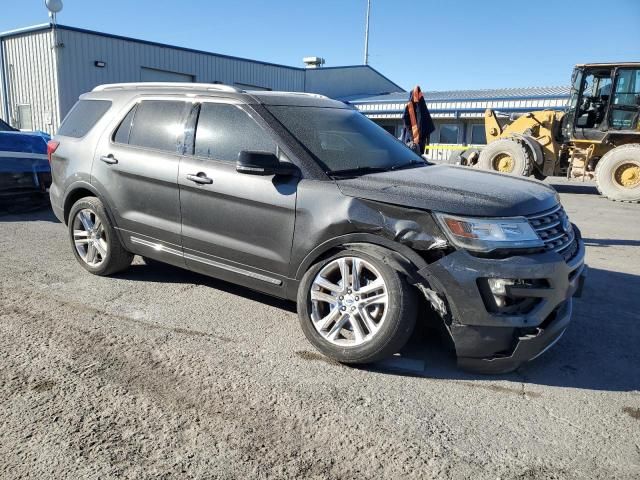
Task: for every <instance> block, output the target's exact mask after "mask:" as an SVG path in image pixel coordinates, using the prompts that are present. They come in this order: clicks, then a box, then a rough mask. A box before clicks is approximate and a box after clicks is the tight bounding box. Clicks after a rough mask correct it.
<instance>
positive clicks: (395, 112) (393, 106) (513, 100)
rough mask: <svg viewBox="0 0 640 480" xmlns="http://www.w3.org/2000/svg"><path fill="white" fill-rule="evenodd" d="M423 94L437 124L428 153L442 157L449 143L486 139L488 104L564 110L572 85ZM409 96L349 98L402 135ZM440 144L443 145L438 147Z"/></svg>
mask: <svg viewBox="0 0 640 480" xmlns="http://www.w3.org/2000/svg"><path fill="white" fill-rule="evenodd" d="M423 94H424V98H425V101H426V102H427V106H428V107H429V111H430V112H431V115H432V117H433V120H434V123H435V124H436V131H435V132H434V133H433V135H432V137H431V143H432V144H435V145H434V148H431V149H429V156H430V157H431V158H434V159H440V160H442V159H444V158H446V157H447V156H448V155H449V153H450V151H449V150H448V149H446V147H447V146H452V145H483V144H485V143H486V139H485V132H484V111H485V110H486V109H487V108H491V109H494V110H498V111H501V112H505V113H509V114H511V113H522V112H531V111H535V110H544V109H552V110H561V109H563V108H564V107H565V106H566V105H567V102H568V100H569V87H549V88H506V89H498V90H458V91H447V92H423ZM408 98H409V94H408V93H407V92H398V93H390V94H384V95H374V96H360V97H354V98H351V99H349V101H350V103H351V104H353V105H354V106H355V107H356V108H358V109H359V110H360V111H361V112H363V113H364V114H365V115H367V116H368V117H369V118H371V119H373V120H374V121H375V122H376V123H378V124H380V125H382V126H383V127H384V128H385V129H386V130H387V131H389V132H390V133H392V134H394V135H395V136H400V134H401V132H402V114H403V112H404V106H405V104H406V103H407V100H408ZM438 145H441V146H443V148H438Z"/></svg>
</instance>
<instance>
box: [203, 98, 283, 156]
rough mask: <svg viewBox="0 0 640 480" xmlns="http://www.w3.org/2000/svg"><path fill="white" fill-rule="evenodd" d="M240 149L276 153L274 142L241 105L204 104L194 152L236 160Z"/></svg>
mask: <svg viewBox="0 0 640 480" xmlns="http://www.w3.org/2000/svg"><path fill="white" fill-rule="evenodd" d="M242 150H246V151H255V152H271V153H276V144H275V142H274V141H273V139H272V138H271V136H270V135H269V134H268V133H267V132H266V131H265V130H264V129H263V128H262V127H261V126H260V125H258V123H256V121H255V120H254V119H253V118H251V116H249V114H248V113H247V112H245V111H244V110H242V109H241V108H240V107H238V106H235V105H229V104H224V103H203V104H202V105H201V107H200V116H199V117H198V125H197V127H196V138H195V152H194V153H195V155H196V156H198V157H208V158H213V159H216V160H222V161H226V162H235V161H236V160H238V154H239V153H240V152H241V151H242Z"/></svg>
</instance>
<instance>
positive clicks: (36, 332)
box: [0, 180, 640, 480]
mask: <svg viewBox="0 0 640 480" xmlns="http://www.w3.org/2000/svg"><path fill="white" fill-rule="evenodd" d="M554 183H556V184H557V185H558V189H559V191H560V192H561V196H562V200H563V203H564V204H565V207H566V210H567V211H568V213H569V214H570V216H571V218H572V220H573V221H574V222H575V223H577V224H578V226H579V227H580V228H581V229H582V232H583V236H584V237H585V241H586V244H587V261H588V264H589V265H590V273H589V278H588V281H587V284H586V287H585V291H584V296H583V298H582V299H579V300H577V301H576V302H575V304H574V305H575V307H574V319H573V323H572V325H571V326H570V328H569V329H568V331H567V332H566V334H565V335H564V337H563V338H562V339H561V340H560V342H559V343H558V344H557V345H556V346H555V347H554V348H553V349H552V350H550V351H549V352H547V353H546V354H545V355H543V356H542V357H541V358H539V359H537V360H536V361H534V362H532V363H530V364H528V365H527V366H525V367H523V368H521V369H520V370H519V371H518V372H516V373H513V374H509V375H504V376H496V377H487V376H479V375H471V374H465V373H463V372H460V371H458V370H457V369H456V367H455V362H454V358H453V356H452V353H451V351H450V350H448V349H447V347H446V346H445V343H444V342H443V341H442V339H441V338H438V337H437V336H434V335H433V334H432V333H430V331H429V330H424V329H420V330H419V331H418V333H417V334H416V335H414V338H413V339H412V341H411V343H410V345H409V346H408V348H407V349H406V351H404V352H403V356H402V357H394V358H393V359H391V360H388V361H385V362H383V363H381V364H379V365H375V366H372V367H371V368H367V369H364V368H362V369H356V368H348V367H345V366H341V365H339V364H336V363H333V362H331V361H328V360H326V359H325V358H324V357H322V356H321V355H319V354H318V353H316V352H315V351H314V350H313V349H312V347H311V346H310V345H309V344H308V343H307V342H306V340H305V338H304V336H303V334H302V332H301V330H300V328H299V325H298V320H297V317H296V314H295V305H293V304H291V303H288V302H283V301H279V300H275V299H272V298H269V297H266V296H263V295H258V294H256V293H254V292H251V291H249V290H245V289H242V288H239V287H236V286H233V285H230V284H226V283H224V282H220V281H216V280H213V279H210V278H207V277H204V276H200V275H197V274H193V273H189V272H186V271H183V270H180V269H177V268H173V267H169V266H166V267H165V266H161V265H160V266H159V265H153V266H147V265H145V264H144V263H143V262H142V261H141V260H140V259H138V258H137V259H136V262H135V264H134V265H133V266H132V267H131V269H130V270H129V271H127V272H125V273H123V274H120V275H118V276H116V277H112V278H100V277H95V276H91V275H89V274H88V273H87V272H85V271H84V270H83V269H82V268H81V267H80V266H79V265H78V264H77V263H76V261H75V259H74V258H73V256H72V253H71V250H70V246H69V242H68V240H67V237H66V231H65V228H64V227H63V226H62V225H61V224H59V223H57V221H56V220H55V218H54V217H53V215H52V214H51V213H50V212H49V211H48V210H41V211H38V212H32V213H28V214H23V215H4V216H0V477H2V478H11V479H13V478H38V479H54V478H55V479H62V478H69V479H78V478H89V479H94V478H95V479H98V478H101V479H105V478H132V479H133V478H135V479H140V478H174V477H178V478H318V479H329V478H393V479H398V478H455V479H457V478H474V479H485V478H486V479H492V480H495V479H496V478H500V479H537V478H550V479H565V478H569V479H574V478H575V479H585V478H598V479H612V478H623V479H637V478H640V392H639V390H640V248H639V247H640V221H639V220H640V205H627V204H617V203H612V202H609V201H607V200H604V199H602V198H600V197H598V196H597V195H596V193H595V189H594V188H593V186H591V185H583V184H567V183H566V182H564V181H560V180H558V181H556V182H554Z"/></svg>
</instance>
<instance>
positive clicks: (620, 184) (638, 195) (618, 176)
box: [596, 143, 640, 203]
mask: <svg viewBox="0 0 640 480" xmlns="http://www.w3.org/2000/svg"><path fill="white" fill-rule="evenodd" d="M596 185H597V187H598V191H599V192H600V194H601V195H602V196H604V197H607V198H608V199H609V200H613V201H615V202H631V203H640V144H637V143H631V144H628V145H621V146H620V147H616V148H614V149H613V150H610V151H608V152H607V153H605V154H604V155H603V156H602V158H601V159H600V161H599V162H598V164H597V165H596Z"/></svg>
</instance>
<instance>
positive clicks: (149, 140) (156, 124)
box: [114, 100, 191, 153]
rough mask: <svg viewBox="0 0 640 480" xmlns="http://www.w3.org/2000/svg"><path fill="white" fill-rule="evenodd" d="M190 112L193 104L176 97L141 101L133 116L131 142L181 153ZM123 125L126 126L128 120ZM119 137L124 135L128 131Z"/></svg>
mask: <svg viewBox="0 0 640 480" xmlns="http://www.w3.org/2000/svg"><path fill="white" fill-rule="evenodd" d="M190 111H191V103H188V102H182V101H172V100H144V101H142V102H140V103H139V105H138V107H137V108H136V111H135V116H133V118H132V122H131V128H130V132H129V135H128V138H129V141H128V142H127V143H128V144H129V145H135V146H138V147H144V148H152V149H154V150H162V151H165V152H170V153H181V148H182V145H183V141H184V129H185V124H186V121H187V117H188V115H189V112H190ZM130 113H131V112H130ZM121 126H126V119H125V121H123V122H122V124H121ZM119 133H120V132H119V131H118V132H116V136H118V134H119ZM119 138H124V133H123V134H122V136H121V137H119ZM114 140H115V138H114Z"/></svg>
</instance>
